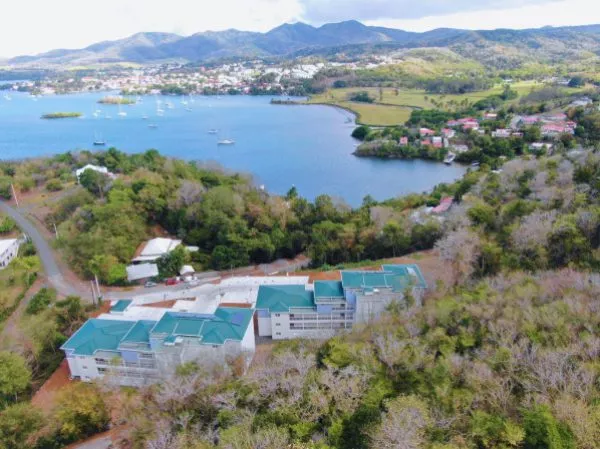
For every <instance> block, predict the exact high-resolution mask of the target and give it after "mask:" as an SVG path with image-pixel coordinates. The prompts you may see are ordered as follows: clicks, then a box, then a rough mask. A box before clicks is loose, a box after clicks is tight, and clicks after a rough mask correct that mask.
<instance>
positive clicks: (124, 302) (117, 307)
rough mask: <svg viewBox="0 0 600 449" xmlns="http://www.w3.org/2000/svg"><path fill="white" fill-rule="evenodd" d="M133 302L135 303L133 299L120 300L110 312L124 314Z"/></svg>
mask: <svg viewBox="0 0 600 449" xmlns="http://www.w3.org/2000/svg"><path fill="white" fill-rule="evenodd" d="M132 302H133V301H132V300H131V299H119V300H118V301H117V302H116V304H115V305H114V306H112V307H111V308H110V311H111V312H123V311H124V310H125V309H126V308H127V307H129V304H131V303H132Z"/></svg>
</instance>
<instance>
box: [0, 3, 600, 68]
mask: <svg viewBox="0 0 600 449" xmlns="http://www.w3.org/2000/svg"><path fill="white" fill-rule="evenodd" d="M90 5H94V6H92V7H90ZM2 19H3V20H2V25H1V26H0V57H11V56H17V55H23V54H36V53H40V52H43V51H48V50H52V49H58V48H82V47H85V46H87V45H90V44H93V43H96V42H99V41H103V40H113V39H120V38H124V37H127V36H129V35H131V34H134V33H137V32H140V31H164V32H172V33H177V34H182V35H190V34H193V33H196V32H199V31H207V30H213V31H219V30H224V29H228V28H237V29H240V30H247V31H261V32H264V31H268V30H270V29H272V28H274V27H276V26H278V25H281V24H282V23H286V22H287V23H293V22H297V21H302V22H306V23H310V24H312V25H315V26H318V25H321V24H323V23H327V22H339V21H342V20H349V19H356V20H359V21H361V22H363V23H365V24H368V25H380V26H389V27H394V28H402V29H405V30H409V31H427V30H430V29H434V28H440V27H448V28H467V29H494V28H537V27H542V26H562V25H585V24H590V23H600V1H598V0H419V1H417V2H416V1H414V0H168V1H165V0H101V1H100V2H88V1H82V0H53V1H48V0H21V1H10V0H9V1H8V2H7V4H3V5H2Z"/></svg>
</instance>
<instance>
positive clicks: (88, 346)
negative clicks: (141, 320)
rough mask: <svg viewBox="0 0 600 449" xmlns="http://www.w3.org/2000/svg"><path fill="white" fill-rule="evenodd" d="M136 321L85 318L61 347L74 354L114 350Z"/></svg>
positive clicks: (92, 353) (91, 353)
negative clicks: (81, 324)
mask: <svg viewBox="0 0 600 449" xmlns="http://www.w3.org/2000/svg"><path fill="white" fill-rule="evenodd" d="M135 324H136V323H135V322H134V321H120V320H101V319H97V318H92V319H90V320H87V321H86V322H85V324H84V325H83V326H81V328H80V329H79V330H78V331H77V332H75V333H74V334H73V335H72V336H71V338H69V339H68V340H67V341H66V342H65V344H63V345H62V346H61V349H63V350H65V351H69V352H71V353H72V354H75V355H94V353H95V352H96V351H98V350H104V351H115V350H117V348H118V347H119V343H120V342H121V340H122V339H123V337H125V335H126V334H127V333H128V332H129V331H130V330H131V328H132V327H133V326H134V325H135Z"/></svg>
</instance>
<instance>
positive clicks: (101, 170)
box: [75, 164, 116, 182]
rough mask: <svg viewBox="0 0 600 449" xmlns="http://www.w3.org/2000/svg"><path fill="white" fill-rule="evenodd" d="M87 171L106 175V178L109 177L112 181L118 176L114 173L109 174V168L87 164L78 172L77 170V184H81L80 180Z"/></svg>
mask: <svg viewBox="0 0 600 449" xmlns="http://www.w3.org/2000/svg"><path fill="white" fill-rule="evenodd" d="M87 170H93V171H95V172H97V173H100V174H102V175H105V176H107V177H109V178H111V179H114V178H116V176H115V175H114V174H113V173H111V172H109V171H108V168H106V167H101V166H98V165H92V164H87V165H86V166H84V167H81V168H78V169H77V170H75V177H76V178H77V182H79V178H80V177H81V175H82V174H83V173H84V172H85V171H87Z"/></svg>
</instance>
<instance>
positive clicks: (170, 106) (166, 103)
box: [165, 101, 175, 109]
mask: <svg viewBox="0 0 600 449" xmlns="http://www.w3.org/2000/svg"><path fill="white" fill-rule="evenodd" d="M165 106H166V107H167V109H175V106H173V103H171V102H170V101H167V102H165Z"/></svg>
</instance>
